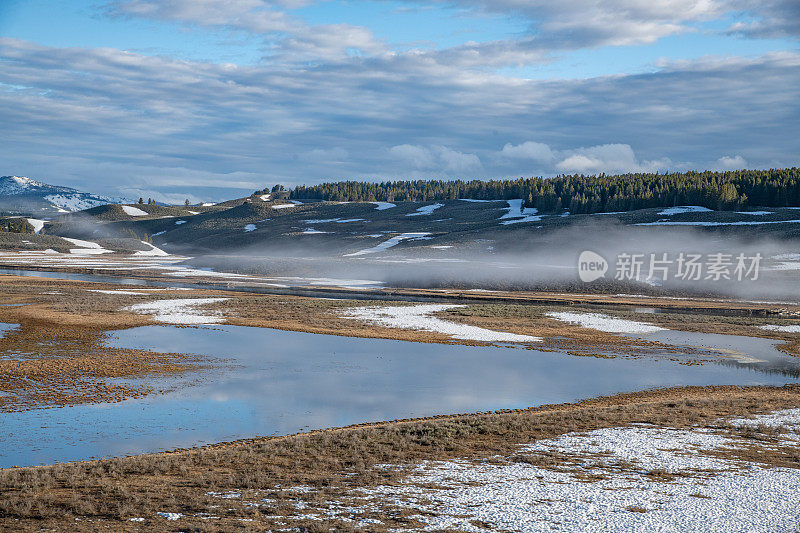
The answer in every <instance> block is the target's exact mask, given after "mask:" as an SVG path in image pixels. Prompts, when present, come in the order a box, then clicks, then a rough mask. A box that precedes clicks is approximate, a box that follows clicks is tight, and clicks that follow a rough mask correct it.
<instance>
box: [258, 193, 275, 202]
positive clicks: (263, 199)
mask: <svg viewBox="0 0 800 533" xmlns="http://www.w3.org/2000/svg"><path fill="white" fill-rule="evenodd" d="M259 198H260V199H261V201H263V202H268V201H269V199H270V198H272V195H271V194H262V195H261V196H259Z"/></svg>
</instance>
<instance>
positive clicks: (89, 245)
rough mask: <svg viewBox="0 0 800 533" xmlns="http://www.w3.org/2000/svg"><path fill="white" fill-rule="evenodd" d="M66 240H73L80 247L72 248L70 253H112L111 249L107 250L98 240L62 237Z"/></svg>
mask: <svg viewBox="0 0 800 533" xmlns="http://www.w3.org/2000/svg"><path fill="white" fill-rule="evenodd" d="M61 238H62V239H64V240H65V241H68V242H71V243H72V244H74V245H75V246H78V248H71V249H70V251H69V253H71V254H76V255H99V254H110V253H111V250H106V249H105V248H103V247H102V246H100V245H99V244H97V243H96V242H91V241H83V240H81V239H70V238H69V237H61Z"/></svg>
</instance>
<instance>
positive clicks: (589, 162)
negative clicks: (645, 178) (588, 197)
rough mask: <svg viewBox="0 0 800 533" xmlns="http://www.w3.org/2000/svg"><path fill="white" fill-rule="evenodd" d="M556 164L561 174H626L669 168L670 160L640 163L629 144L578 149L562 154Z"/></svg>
mask: <svg viewBox="0 0 800 533" xmlns="http://www.w3.org/2000/svg"><path fill="white" fill-rule="evenodd" d="M561 156H562V157H564V159H562V160H561V161H559V162H558V163H556V165H555V168H556V170H558V171H559V172H568V173H569V172H576V173H582V174H599V173H603V172H604V173H606V174H614V173H625V172H655V171H657V170H664V169H666V168H668V167H669V163H670V162H669V160H666V159H662V160H658V161H641V162H640V161H639V160H638V159H637V158H636V154H634V153H633V148H631V147H630V145H628V144H603V145H598V146H590V147H588V148H577V149H575V150H567V151H565V152H562V153H561Z"/></svg>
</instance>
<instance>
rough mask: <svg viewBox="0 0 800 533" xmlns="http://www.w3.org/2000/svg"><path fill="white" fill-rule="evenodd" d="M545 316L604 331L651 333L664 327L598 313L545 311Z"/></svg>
mask: <svg viewBox="0 0 800 533" xmlns="http://www.w3.org/2000/svg"><path fill="white" fill-rule="evenodd" d="M547 316H548V317H550V318H554V319H556V320H561V321H562V322H569V323H571V324H577V325H579V326H581V327H584V328H591V329H596V330H598V331H605V332H606V333H653V332H655V331H663V330H664V328H661V327H658V326H653V325H652V324H645V323H643V322H636V321H633V320H625V319H622V318H614V317H610V316H607V315H603V314H600V313H571V312H552V313H547Z"/></svg>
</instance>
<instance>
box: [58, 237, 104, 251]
mask: <svg viewBox="0 0 800 533" xmlns="http://www.w3.org/2000/svg"><path fill="white" fill-rule="evenodd" d="M61 238H62V239H64V240H65V241H69V242H71V243H72V244H74V245H75V246H80V247H81V248H94V249H98V250H102V249H103V247H102V246H100V245H99V244H97V243H96V242H91V241H82V240H81V239H71V238H69V237H61Z"/></svg>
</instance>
